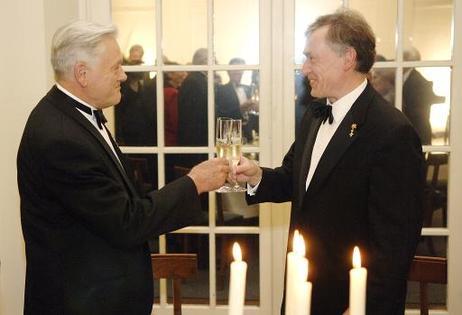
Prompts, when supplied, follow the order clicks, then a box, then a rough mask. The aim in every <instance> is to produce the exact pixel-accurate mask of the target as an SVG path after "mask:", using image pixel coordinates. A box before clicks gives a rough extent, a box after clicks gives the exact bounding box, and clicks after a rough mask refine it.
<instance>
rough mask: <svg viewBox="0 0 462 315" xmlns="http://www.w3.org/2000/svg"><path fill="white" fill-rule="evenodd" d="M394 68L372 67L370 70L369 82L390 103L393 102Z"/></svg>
mask: <svg viewBox="0 0 462 315" xmlns="http://www.w3.org/2000/svg"><path fill="white" fill-rule="evenodd" d="M395 77H396V68H373V69H372V70H371V72H370V82H371V84H372V86H373V87H374V89H375V90H376V91H377V92H379V93H380V94H381V95H382V96H383V98H384V99H386V100H387V101H388V102H389V103H390V104H392V105H394V104H395Z"/></svg>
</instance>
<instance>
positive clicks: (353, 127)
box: [350, 123, 358, 138]
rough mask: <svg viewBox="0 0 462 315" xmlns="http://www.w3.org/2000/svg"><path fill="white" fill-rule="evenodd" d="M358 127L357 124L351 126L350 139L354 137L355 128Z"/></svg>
mask: <svg viewBox="0 0 462 315" xmlns="http://www.w3.org/2000/svg"><path fill="white" fill-rule="evenodd" d="M357 127H358V125H357V124H354V123H353V124H351V129H350V138H351V137H353V136H354V134H355V131H356V128H357Z"/></svg>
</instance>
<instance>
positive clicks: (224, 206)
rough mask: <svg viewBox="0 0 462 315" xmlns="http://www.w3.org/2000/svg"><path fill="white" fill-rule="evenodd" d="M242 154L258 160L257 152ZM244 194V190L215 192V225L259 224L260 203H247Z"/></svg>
mask: <svg viewBox="0 0 462 315" xmlns="http://www.w3.org/2000/svg"><path fill="white" fill-rule="evenodd" d="M244 156H245V157H246V158H248V159H251V160H256V161H258V153H255V152H253V153H245V154H244ZM242 185H243V184H242ZM245 194H246V193H245V192H230V193H217V194H216V209H217V213H216V225H217V226H259V224H260V222H259V219H260V215H259V213H260V205H258V204H256V205H247V202H246V200H245Z"/></svg>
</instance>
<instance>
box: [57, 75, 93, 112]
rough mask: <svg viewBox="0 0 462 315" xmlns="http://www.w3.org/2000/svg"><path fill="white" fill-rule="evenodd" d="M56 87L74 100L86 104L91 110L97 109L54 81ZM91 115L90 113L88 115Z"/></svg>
mask: <svg viewBox="0 0 462 315" xmlns="http://www.w3.org/2000/svg"><path fill="white" fill-rule="evenodd" d="M56 87H57V88H58V90H60V91H61V92H63V93H64V94H66V95H67V96H69V97H70V98H72V99H74V100H76V101H77V102H79V103H81V104H83V105H85V106H88V107H90V108H91V109H92V112H93V110H98V109H97V108H96V107H94V106H92V105H90V104H88V103H87V102H85V101H82V100H81V99H80V98H78V97H77V96H75V95H74V94H72V93H71V92H69V91H68V90H66V89H65V88H64V87H62V86H61V85H60V84H59V83H56ZM85 114H86V115H88V114H87V113H85ZM90 116H92V115H90Z"/></svg>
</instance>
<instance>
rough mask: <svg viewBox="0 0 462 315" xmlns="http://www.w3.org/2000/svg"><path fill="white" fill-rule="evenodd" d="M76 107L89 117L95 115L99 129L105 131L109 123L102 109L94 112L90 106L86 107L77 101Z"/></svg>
mask: <svg viewBox="0 0 462 315" xmlns="http://www.w3.org/2000/svg"><path fill="white" fill-rule="evenodd" d="M73 103H74V106H75V107H77V108H78V109H80V110H81V111H83V112H85V113H87V114H88V115H95V118H96V124H97V125H98V128H99V129H103V125H104V124H105V123H106V122H107V119H106V117H104V114H103V111H102V110H101V109H98V110H94V109H91V108H90V107H88V106H85V105H83V104H81V103H79V102H77V101H74V102H73Z"/></svg>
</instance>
